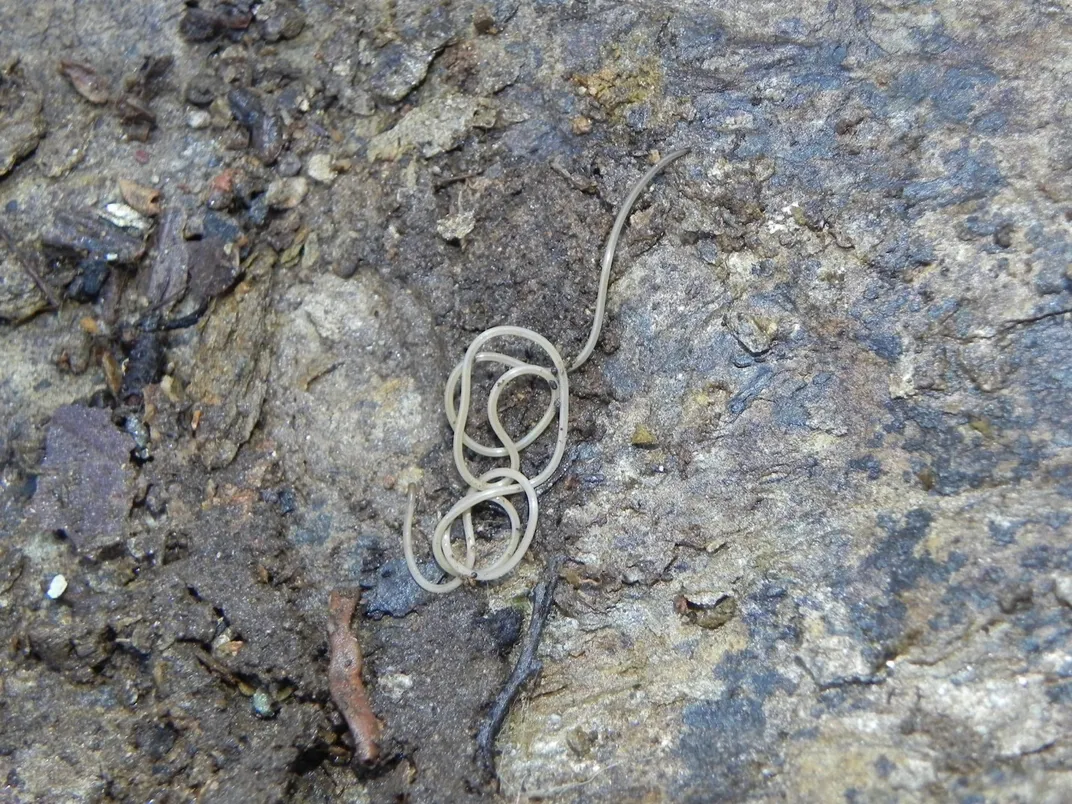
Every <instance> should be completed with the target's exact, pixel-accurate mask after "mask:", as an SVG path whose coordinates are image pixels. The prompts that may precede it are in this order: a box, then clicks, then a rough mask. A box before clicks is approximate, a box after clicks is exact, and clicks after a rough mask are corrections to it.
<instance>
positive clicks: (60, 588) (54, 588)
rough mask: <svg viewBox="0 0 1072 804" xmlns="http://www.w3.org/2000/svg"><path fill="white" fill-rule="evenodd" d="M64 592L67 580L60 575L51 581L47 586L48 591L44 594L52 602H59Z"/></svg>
mask: <svg viewBox="0 0 1072 804" xmlns="http://www.w3.org/2000/svg"><path fill="white" fill-rule="evenodd" d="M66 591H67V579H66V578H64V577H63V576H62V575H57V576H56V577H55V578H53V579H52V583H50V584H49V585H48V591H47V592H45V594H46V595H47V596H48V597H49V598H50V599H52V600H59V599H60V598H61V597H63V593H64V592H66Z"/></svg>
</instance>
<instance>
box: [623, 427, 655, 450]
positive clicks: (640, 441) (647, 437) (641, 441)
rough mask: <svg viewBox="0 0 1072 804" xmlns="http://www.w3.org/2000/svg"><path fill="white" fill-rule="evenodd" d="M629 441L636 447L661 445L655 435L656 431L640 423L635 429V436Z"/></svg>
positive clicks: (647, 447)
mask: <svg viewBox="0 0 1072 804" xmlns="http://www.w3.org/2000/svg"><path fill="white" fill-rule="evenodd" d="M629 443H630V444H632V445H633V446H634V447H640V448H641V449H651V448H653V447H657V446H659V440H658V439H657V438H656V437H655V433H653V432H652V431H651V429H650V428H649V427H648V426H647V425H645V424H638V425H637V426H636V429H634V430H633V437H632V438H631V439H629Z"/></svg>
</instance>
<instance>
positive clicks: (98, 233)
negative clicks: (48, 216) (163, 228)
mask: <svg viewBox="0 0 1072 804" xmlns="http://www.w3.org/2000/svg"><path fill="white" fill-rule="evenodd" d="M41 244H42V245H43V246H44V247H45V248H46V249H48V250H51V251H53V252H55V253H57V254H58V255H60V256H65V257H72V256H73V257H76V258H85V257H88V258H91V259H98V260H106V261H108V262H116V263H120V264H129V263H132V262H135V261H136V260H138V259H139V258H140V257H141V256H142V255H143V254H144V253H145V241H144V240H143V239H142V238H141V237H136V236H134V235H132V234H130V233H128V232H127V230H126V229H123V228H121V227H119V226H116V225H115V224H114V223H112V222H111V221H109V220H105V219H104V218H101V217H99V216H97V215H94V214H93V213H92V212H88V211H87V212H57V213H56V217H55V218H54V219H53V222H52V226H51V227H50V228H49V229H48V230H47V231H46V232H45V233H44V234H42V235H41Z"/></svg>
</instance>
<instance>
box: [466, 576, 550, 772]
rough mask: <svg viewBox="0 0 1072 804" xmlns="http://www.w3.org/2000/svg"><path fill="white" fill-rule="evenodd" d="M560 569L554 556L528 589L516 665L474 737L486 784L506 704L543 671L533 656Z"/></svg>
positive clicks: (493, 759)
mask: <svg viewBox="0 0 1072 804" xmlns="http://www.w3.org/2000/svg"><path fill="white" fill-rule="evenodd" d="M561 569H562V556H555V557H554V558H552V559H551V560H550V561H548V562H547V567H546V569H545V570H544V577H543V580H541V581H540V582H539V583H538V584H536V588H535V589H533V590H532V616H531V617H530V618H529V627H528V630H527V631H526V632H525V637H524V639H523V640H522V641H521V651H520V653H519V654H518V657H517V664H515V665H514V670H513V672H512V673H510V677H509V678H508V679H506V684H505V685H503V688H502V690H500V692H499V694H498V695H496V696H495V700H494V701H492V703H491V708H490V709H489V710H488V714H487V717H485V718H484V722H483V723H481V724H480V731H479V732H478V733H477V736H476V764H477V767H479V768H480V770H481V771H482V772H483V773H484V776H485V778H487V779H488V780H489V781H490V780H492V779H494V778H495V738H496V737H498V736H499V731H500V729H502V726H503V723H505V722H506V716H507V715H508V714H509V713H510V705H511V704H512V703H513V702H514V699H515V698H516V697H517V694H518V693H519V692H520V691H521V688H522V687H523V686H525V684H526V682H528V681H529V680H530V679H532V678H534V677H535V676H536V675H537V674H538V673H539V672H540V670H542V669H543V663H542V662H541V661H540V660H539V659H537V658H536V654H537V652H538V651H539V649H540V638H541V637H542V636H543V627H544V626H545V625H546V624H547V619H548V617H550V615H551V608H552V606H553V605H554V598H555V587H556V586H558V573H559V571H560V570H561Z"/></svg>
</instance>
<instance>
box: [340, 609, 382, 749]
mask: <svg viewBox="0 0 1072 804" xmlns="http://www.w3.org/2000/svg"><path fill="white" fill-rule="evenodd" d="M356 608H357V597H356V596H355V597H348V596H346V595H344V594H343V593H341V592H332V593H331V595H330V596H329V597H328V640H329V641H330V643H331V664H330V665H329V667H328V688H329V689H330V690H331V699H332V700H333V701H335V705H336V706H337V707H339V711H340V712H342V716H343V717H344V718H346V725H348V726H349V727H350V734H351V735H353V738H354V746H355V756H356V757H357V759H359V760H360V761H361V762H363V763H365V764H366V765H367V764H370V763H372V762H375V761H376V759H377V758H378V757H379V756H380V745H379V741H380V731H381V729H382V724H381V723H380V721H379V720H378V719H377V718H376V715H375V714H374V713H373V711H372V706H371V705H370V704H369V699H368V693H367V692H366V691H365V685H364V683H363V682H362V681H361V668H362V665H363V663H364V662H363V659H362V656H361V646H360V645H359V644H358V643H357V639H356V638H355V637H354V635H353V633H351V631H350V621H351V620H352V619H353V617H354V609H356Z"/></svg>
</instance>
